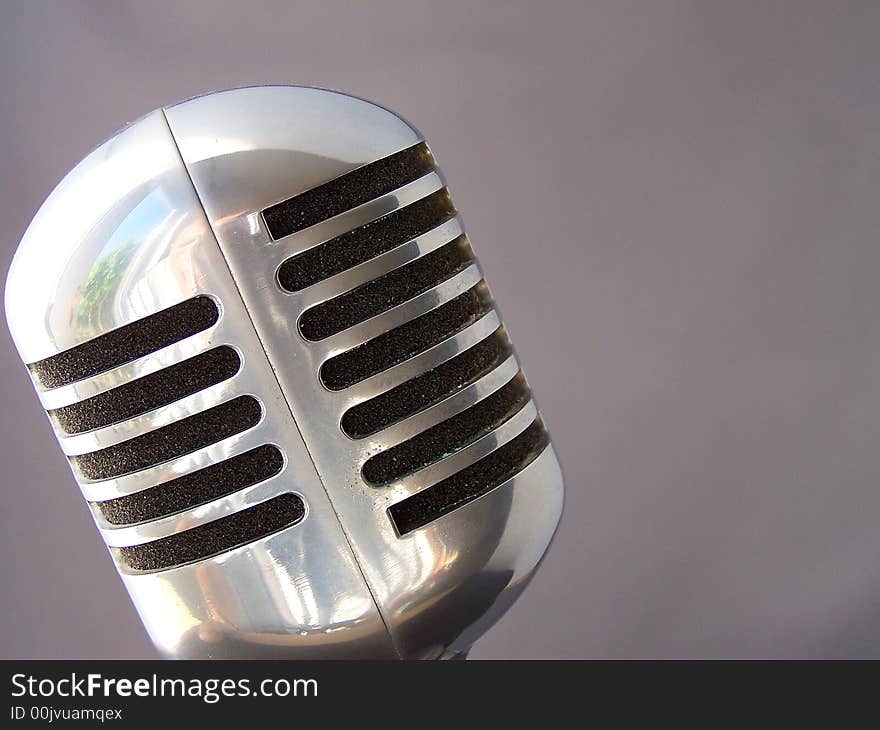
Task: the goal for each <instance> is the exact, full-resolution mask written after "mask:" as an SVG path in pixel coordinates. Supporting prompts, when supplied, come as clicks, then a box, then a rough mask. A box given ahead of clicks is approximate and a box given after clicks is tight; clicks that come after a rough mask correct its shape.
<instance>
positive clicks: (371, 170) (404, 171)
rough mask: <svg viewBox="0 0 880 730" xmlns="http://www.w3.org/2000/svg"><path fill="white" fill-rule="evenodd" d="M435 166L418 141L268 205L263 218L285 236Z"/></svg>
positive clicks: (277, 234)
mask: <svg viewBox="0 0 880 730" xmlns="http://www.w3.org/2000/svg"><path fill="white" fill-rule="evenodd" d="M433 169H434V159H433V157H432V156H431V153H430V152H429V151H428V147H427V146H426V145H425V144H424V143H419V144H417V145H414V146H412V147H409V148H407V149H405V150H402V151H401V152H397V153H396V154H393V155H390V156H389V157H385V158H383V159H381V160H377V161H376V162H371V163H370V164H368V165H364V166H363V167H359V168H357V169H356V170H353V171H352V172H349V173H347V174H345V175H341V176H340V177H337V178H336V179H334V180H331V181H330V182H328V183H325V184H324V185H320V186H318V187H316V188H312V189H311V190H307V191H305V192H304V193H300V194H299V195H296V196H294V197H292V198H289V199H288V200H285V201H283V202H281V203H278V204H277V205H273V206H271V207H269V208H266V209H265V210H264V211H263V219H264V220H265V221H266V227H267V228H268V229H269V235H271V236H272V238H274V239H279V238H283V237H284V236H289V235H290V234H292V233H296V232H297V231H301V230H302V229H304V228H308V227H309V226H313V225H315V224H316V223H320V222H321V221H323V220H326V219H327V218H332V217H333V216H335V215H339V214H340V213H343V212H344V211H346V210H348V209H349V208H354V207H356V206H358V205H361V204H362V203H366V202H367V201H369V200H372V199H373V198H378V197H379V196H380V195H385V194H386V193H390V192H391V191H392V190H395V189H396V188H399V187H401V186H403V185H406V183H408V182H412V181H413V180H415V179H417V178H420V177H422V176H423V175H427V174H428V173H429V172H431V171H432V170H433Z"/></svg>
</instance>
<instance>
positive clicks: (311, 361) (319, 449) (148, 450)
mask: <svg viewBox="0 0 880 730" xmlns="http://www.w3.org/2000/svg"><path fill="white" fill-rule="evenodd" d="M6 312H7V319H8V321H9V328H10V331H11V333H12V336H13V339H14V341H15V343H16V346H17V348H18V351H19V353H20V355H21V357H22V359H23V361H24V362H25V363H26V364H27V367H28V370H29V372H30V375H31V377H32V379H33V381H34V384H35V387H36V390H37V393H38V396H39V399H40V402H41V404H42V406H43V407H44V408H45V409H46V411H47V412H48V415H49V419H50V422H51V424H52V428H53V430H54V432H55V434H56V436H57V438H58V441H59V443H60V444H61V448H62V450H63V452H64V454H65V456H66V458H67V459H68V461H69V463H70V467H71V470H72V472H73V475H74V477H75V478H76V480H77V482H78V483H79V486H80V488H81V490H82V492H83V495H84V496H85V499H86V501H87V503H88V505H89V508H90V510H91V512H92V514H93V516H94V519H95V522H96V524H97V526H98V529H99V530H100V531H101V535H102V536H103V538H104V540H105V541H106V543H107V545H108V547H109V550H110V553H111V555H112V558H113V561H114V563H115V565H116V568H117V570H118V572H119V574H120V576H121V577H122V580H123V581H124V583H125V585H126V588H127V589H128V592H129V594H130V595H131V598H132V600H133V602H134V604H135V606H136V607H137V610H138V612H139V613H140V616H141V618H142V620H143V622H144V625H145V626H146V629H147V631H148V632H149V635H150V637H151V638H152V640H153V642H154V643H155V645H156V647H157V648H158V650H159V651H160V652H161V653H162V654H163V655H164V656H167V657H180V658H206V657H211V658H294V659H309V658H322V659H325V658H371V659H375V658H445V657H451V656H455V655H460V654H462V653H465V652H466V651H467V650H468V649H469V647H470V646H471V645H472V644H473V642H474V641H475V640H476V639H477V638H478V637H479V636H480V635H481V634H482V633H484V632H485V631H486V630H487V629H488V628H489V627H490V626H491V625H492V624H493V623H494V622H495V621H497V620H498V618H499V617H500V616H501V615H502V614H503V613H504V612H505V610H506V609H507V608H508V607H509V606H510V605H511V603H512V602H513V601H514V600H515V599H516V598H517V596H518V595H519V594H520V592H521V591H522V590H523V589H524V587H525V586H526V584H527V583H528V580H529V579H530V577H531V576H532V574H533V573H534V571H535V569H536V568H537V566H538V564H539V562H540V560H541V558H542V556H543V555H544V553H545V551H546V549H547V547H548V546H549V544H550V540H551V538H552V536H553V533H554V531H555V529H556V525H557V523H558V521H559V518H560V514H561V511H562V502H563V486H562V477H561V474H560V470H559V465H558V463H557V459H556V456H555V454H554V451H553V447H552V445H550V443H549V438H548V436H547V432H546V430H545V428H544V425H543V422H542V420H541V417H540V415H539V414H538V411H537V409H536V406H535V403H534V401H533V400H532V396H531V394H530V391H529V388H528V385H527V383H526V380H525V377H524V375H523V373H522V371H521V370H520V365H519V363H518V361H517V359H516V355H515V353H514V351H513V349H512V347H511V344H510V342H509V340H508V337H507V333H506V331H505V328H504V326H503V325H502V323H501V320H500V318H499V314H498V311H497V310H496V308H495V304H494V302H493V299H492V296H491V293H490V291H489V289H488V287H487V285H486V283H485V281H484V279H483V274H482V271H481V269H480V267H479V264H478V262H477V260H476V258H475V257H474V254H473V251H472V250H471V246H470V243H469V241H468V238H467V236H466V235H465V232H464V227H463V224H462V220H461V217H460V216H459V215H458V213H457V212H456V209H455V207H454V206H453V203H452V201H451V199H450V197H449V194H448V191H447V188H446V182H445V180H444V177H443V175H442V173H441V172H440V170H439V169H438V168H437V167H436V165H435V163H434V158H433V156H432V154H431V152H430V150H429V148H428V147H427V145H426V144H425V142H424V140H423V139H422V137H421V135H420V134H419V132H418V131H416V129H414V128H413V127H412V126H411V125H409V124H408V123H407V122H405V121H404V120H402V119H401V118H400V117H398V116H396V115H395V114H393V113H391V112H389V111H388V110H386V109H384V108H382V107H379V106H376V105H375V104H372V103H369V102H366V101H363V100H361V99H357V98H354V97H351V96H347V95H345V94H341V93H337V92H332V91H325V90H320V89H313V88H304V87H286V86H285V87H271V86H265V87H253V88H243V89H235V90H230V91H224V92H220V93H216V94H209V95H207V96H202V97H198V98H195V99H191V100H189V101H185V102H182V103H180V104H177V105H175V106H171V107H167V108H164V109H159V110H157V111H154V112H152V113H151V114H148V115H147V116H145V117H143V118H141V119H140V120H138V121H136V122H134V123H133V124H131V125H129V126H128V127H126V128H125V129H123V130H122V131H120V132H119V133H118V134H116V135H115V136H114V137H112V138H111V139H109V140H107V141H106V142H104V143H103V144H102V145H101V146H100V147H98V148H97V149H96V150H95V151H93V152H92V153H91V154H89V155H88V156H87V157H86V158H85V159H84V160H83V161H82V162H80V163H79V164H78V165H77V166H76V167H75V168H74V169H73V170H72V171H71V172H70V173H69V174H68V175H67V176H66V177H65V178H64V179H63V180H62V182H61V183H60V184H59V185H58V187H57V188H56V189H55V190H54V191H53V192H52V194H51V195H50V196H49V198H48V199H47V200H46V202H45V203H44V204H43V206H42V207H41V208H40V210H39V211H38V212H37V214H36V216H35V217H34V220H33V222H32V223H31V224H30V226H29V228H28V229H27V231H26V233H25V235H24V238H23V239H22V242H21V244H20V246H19V248H18V251H17V253H16V255H15V258H14V260H13V263H12V267H11V269H10V272H9V277H8V281H7V287H6Z"/></svg>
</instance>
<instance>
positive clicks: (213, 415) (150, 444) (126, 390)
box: [28, 295, 305, 572]
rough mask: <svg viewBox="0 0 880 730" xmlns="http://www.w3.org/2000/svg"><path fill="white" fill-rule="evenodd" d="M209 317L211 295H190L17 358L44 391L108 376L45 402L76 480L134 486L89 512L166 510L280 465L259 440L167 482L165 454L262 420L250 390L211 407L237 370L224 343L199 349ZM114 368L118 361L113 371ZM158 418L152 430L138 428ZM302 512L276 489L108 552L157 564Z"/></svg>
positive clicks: (176, 457) (123, 515)
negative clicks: (214, 392)
mask: <svg viewBox="0 0 880 730" xmlns="http://www.w3.org/2000/svg"><path fill="white" fill-rule="evenodd" d="M219 317H220V310H219V308H218V305H217V303H216V302H215V300H214V299H213V298H211V297H209V296H204V295H203V296H197V297H193V298H191V299H189V300H187V301H184V302H181V303H180V304H177V305H174V306H172V307H168V308H166V309H163V310H160V311H158V312H156V313H155V314H152V315H150V316H147V317H144V318H141V319H138V320H136V321H134V322H131V323H130V324H127V325H124V326H122V327H118V328H116V329H114V330H110V331H109V332H107V333H106V334H103V335H100V336H98V337H96V338H93V339H91V340H87V341H86V342H83V343H82V344H80V345H77V346H75V347H72V348H70V349H68V350H64V351H62V352H59V353H57V354H55V355H52V356H50V357H48V358H45V359H43V360H39V361H37V362H34V363H31V364H30V365H28V369H29V370H30V372H31V375H32V377H33V379H34V382H35V383H36V385H37V387H38V388H40V389H42V390H43V391H46V390H55V389H60V388H64V387H66V386H71V385H75V384H77V383H81V382H82V381H84V380H87V379H96V378H98V379H100V377H101V376H102V375H103V376H104V377H105V378H106V377H107V374H108V373H110V372H114V373H115V374H116V378H115V380H117V381H118V382H117V383H115V384H112V385H111V387H107V388H106V389H101V388H102V386H100V385H99V386H98V389H99V390H100V392H98V393H96V394H95V395H92V396H89V397H86V398H82V399H76V400H72V401H71V402H69V403H66V404H65V405H61V406H58V407H54V408H49V409H48V414H49V417H50V420H51V422H52V424H53V426H54V427H55V429H56V432H57V433H58V435H59V438H60V439H61V444H62V447H63V448H64V449H65V451H66V452H68V460H69V462H70V464H71V467H72V468H73V471H74V473H75V475H76V476H77V479H78V480H79V481H80V482H81V483H86V484H95V485H98V486H100V485H101V484H102V483H103V484H106V483H111V482H112V483H114V484H115V485H116V486H120V485H122V489H123V490H125V486H124V485H125V484H126V482H130V481H137V482H138V484H137V489H135V490H134V491H131V493H128V494H124V495H122V496H118V497H113V498H110V499H106V500H90V502H89V504H90V506H91V507H92V509H93V511H94V513H95V515H96V517H97V518H98V519H99V520H103V522H105V523H106V524H107V525H108V526H111V527H114V528H115V527H124V526H129V525H138V524H142V523H144V522H148V521H153V520H158V519H161V518H164V517H169V516H171V515H174V514H177V513H179V512H182V511H185V510H190V509H193V508H194V507H198V506H199V505H201V504H205V503H208V502H210V501H212V500H215V499H219V498H220V497H223V496H225V495H228V494H231V493H233V492H236V491H238V490H240V489H244V488H246V487H249V486H252V485H254V484H257V483H259V482H262V481H264V480H266V479H269V478H270V477H272V476H274V475H275V474H277V473H279V472H280V471H281V469H282V467H283V465H284V457H283V454H282V453H281V451H280V449H279V448H278V447H277V446H274V445H271V444H264V445H261V446H258V447H255V448H252V449H249V450H248V451H245V452H243V453H240V454H236V455H234V456H231V457H229V458H226V459H224V460H222V461H218V462H216V463H211V464H210V465H208V466H206V467H204V468H201V469H197V470H194V471H187V472H186V473H184V474H183V475H182V476H178V477H175V478H171V479H168V478H167V474H168V473H169V472H173V469H172V468H170V466H171V465H173V463H174V462H175V461H180V460H182V459H184V458H185V457H187V456H188V455H191V454H193V453H194V452H197V451H199V450H203V449H207V448H208V447H210V446H212V445H213V444H216V443H218V442H220V441H223V440H224V439H228V438H230V437H232V436H235V435H237V434H240V433H243V432H245V431H248V430H249V429H252V428H254V427H255V426H256V425H257V424H258V423H259V422H260V420H261V418H262V410H263V408H262V405H261V403H260V402H259V401H258V400H257V398H255V397H254V396H253V395H249V394H248V395H236V396H234V397H231V398H227V399H223V400H221V401H220V402H217V403H212V402H211V401H212V396H211V395H210V388H211V387H212V386H215V385H218V384H220V383H224V382H225V381H228V380H230V379H231V378H234V377H235V376H236V374H237V373H238V372H239V370H240V368H241V366H242V361H241V358H240V356H239V354H238V351H237V350H236V349H235V348H234V347H232V346H231V345H229V344H221V345H218V346H211V345H210V339H208V337H209V336H210V330H211V328H213V327H214V325H215V324H216V323H217V321H218V319H219ZM200 334H201V335H202V337H203V342H204V343H205V344H206V345H207V346H206V347H200V349H201V351H200V352H198V354H195V355H192V356H185V354H186V353H187V352H188V349H189V348H187V347H186V346H185V345H186V344H187V343H188V342H189V343H191V342H192V341H193V338H194V337H195V336H196V335H200ZM206 335H207V336H206ZM180 343H183V345H184V346H180ZM175 345H177V347H175ZM169 361H170V362H171V364H167V365H165V366H164V367H162V366H158V365H159V363H164V362H169ZM123 366H128V368H127V369H126V370H125V371H122V370H120V368H122V367H123ZM141 371H149V372H145V374H140V372H141ZM62 397H63V396H62ZM147 414H149V416H147ZM138 419H143V426H144V427H141V425H140V424H139V423H138ZM157 423H159V424H161V425H159V426H158V427H155V428H146V427H152V426H154V425H155V424H157ZM151 481H152V482H156V483H155V484H151ZM304 514H305V506H304V504H303V501H302V499H301V498H300V497H298V496H297V495H294V494H281V495H278V496H276V497H274V498H272V499H270V500H267V501H265V502H262V503H261V504H258V505H255V506H253V507H250V508H248V509H244V510H240V511H238V512H236V513H234V514H232V515H229V516H227V517H223V518H221V519H219V520H214V521H212V522H209V523H207V524H203V525H199V526H196V527H192V528H190V529H187V530H183V531H181V532H178V533H175V534H173V535H168V536H165V537H161V538H159V539H156V540H148V541H146V542H142V543H139V544H136V545H122V546H114V547H113V549H112V553H113V555H114V557H115V559H116V560H117V562H118V564H119V565H120V568H122V569H123V570H126V571H130V572H143V571H157V570H164V569H168V568H172V567H175V566H178V565H182V564H185V563H189V562H193V561H196V560H201V559H203V558H206V557H209V556H212V555H216V554H219V553H222V552H225V551H227V550H229V549H231V548H233V547H238V546H240V545H242V544H245V543H248V542H252V541H254V540H257V539H260V538H262V537H265V536H267V535H270V534H272V533H274V532H276V531H278V530H280V529H283V528H285V527H288V526H290V525H292V524H295V523H296V522H298V521H299V520H301V519H302V517H303V516H304Z"/></svg>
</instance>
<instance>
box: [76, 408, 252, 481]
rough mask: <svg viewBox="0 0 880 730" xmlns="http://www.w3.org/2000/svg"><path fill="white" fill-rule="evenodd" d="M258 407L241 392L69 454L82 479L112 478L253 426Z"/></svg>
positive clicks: (158, 462) (181, 454)
mask: <svg viewBox="0 0 880 730" xmlns="http://www.w3.org/2000/svg"><path fill="white" fill-rule="evenodd" d="M261 415H262V408H261V407H260V403H259V401H257V399H256V398H254V397H252V396H249V395H242V396H239V397H238V398H233V399H232V400H230V401H227V402H226V403H222V404H221V405H219V406H214V407H213V408H208V409H207V410H204V411H201V412H200V413H196V414H195V415H193V416H188V417H187V418H183V419H181V420H179V421H175V422H174V423H171V424H169V425H167V426H162V427H161V428H157V429H155V430H154V431H150V432H148V433H145V434H143V435H142V436H136V437H135V438H133V439H129V440H128V441H123V442H122V443H119V444H115V445H113V446H108V447H107V448H104V449H100V450H98V451H92V452H90V453H88V454H82V455H80V456H72V457H70V461H71V462H72V463H73V465H74V466H75V467H76V469H77V471H78V472H79V473H80V474H82V476H84V477H85V478H86V479H92V480H99V479H113V478H115V477H118V476H122V475H123V474H129V473H131V472H135V471H140V470H142V469H146V468H148V467H151V466H155V465H156V464H161V463H163V462H165V461H171V459H175V458H177V457H179V456H184V455H185V454H189V453H191V452H193V451H197V450H198V449H201V448H203V447H205V446H209V445H210V444H214V443H217V442H218V441H222V440H223V439H225V438H228V437H229V436H233V435H235V434H237V433H241V432H242V431H245V430H247V429H249V428H252V427H253V426H256V425H257V423H258V422H259V420H260V416H261Z"/></svg>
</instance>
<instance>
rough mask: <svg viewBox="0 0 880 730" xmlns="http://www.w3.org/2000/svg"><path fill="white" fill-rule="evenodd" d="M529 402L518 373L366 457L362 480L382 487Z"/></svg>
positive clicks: (469, 440)
mask: <svg viewBox="0 0 880 730" xmlns="http://www.w3.org/2000/svg"><path fill="white" fill-rule="evenodd" d="M528 401H529V389H528V387H527V386H526V383H525V378H524V377H523V375H522V373H518V374H517V375H516V376H515V377H514V378H513V379H512V380H511V381H510V382H508V383H507V384H506V385H504V386H503V387H501V388H499V389H498V390H497V391H495V392H494V393H492V394H491V395H489V396H488V397H486V398H484V399H483V400H481V401H480V402H479V403H477V404H476V405H474V406H471V407H470V408H468V409H467V410H465V411H463V412H462V413H459V414H458V415H457V416H453V417H452V418H449V419H447V420H445V421H443V422H442V423H439V424H437V425H436V426H433V427H432V428H429V429H427V430H425V431H422V432H421V433H420V434H419V435H418V436H415V437H413V438H411V439H408V440H407V441H404V442H403V443H401V444H398V445H397V446H394V447H392V448H390V449H387V450H385V451H383V452H381V453H380V454H377V455H376V456H374V457H372V458H370V459H368V460H367V461H366V463H365V464H364V466H363V472H362V473H363V476H364V479H365V481H366V482H367V483H368V484H371V485H372V486H382V485H384V484H388V483H390V482H393V481H395V480H397V479H400V478H402V477H404V476H406V475H407V474H411V473H412V472H414V471H417V470H419V469H422V468H424V467H426V466H428V465H429V464H432V463H433V462H435V461H437V460H439V459H441V458H443V457H445V456H448V455H449V454H453V453H455V452H456V451H459V450H461V449H463V448H464V447H465V446H467V445H468V444H471V443H473V442H474V441H476V440H477V439H478V438H480V437H481V436H484V435H485V434H487V433H489V431H493V430H494V429H496V428H498V426H500V425H501V424H502V423H504V422H505V421H506V420H507V419H508V418H510V417H511V416H513V415H514V414H515V413H516V412H517V411H519V409H520V408H522V407H523V406H524V405H525V404H526V403H527V402H528Z"/></svg>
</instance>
